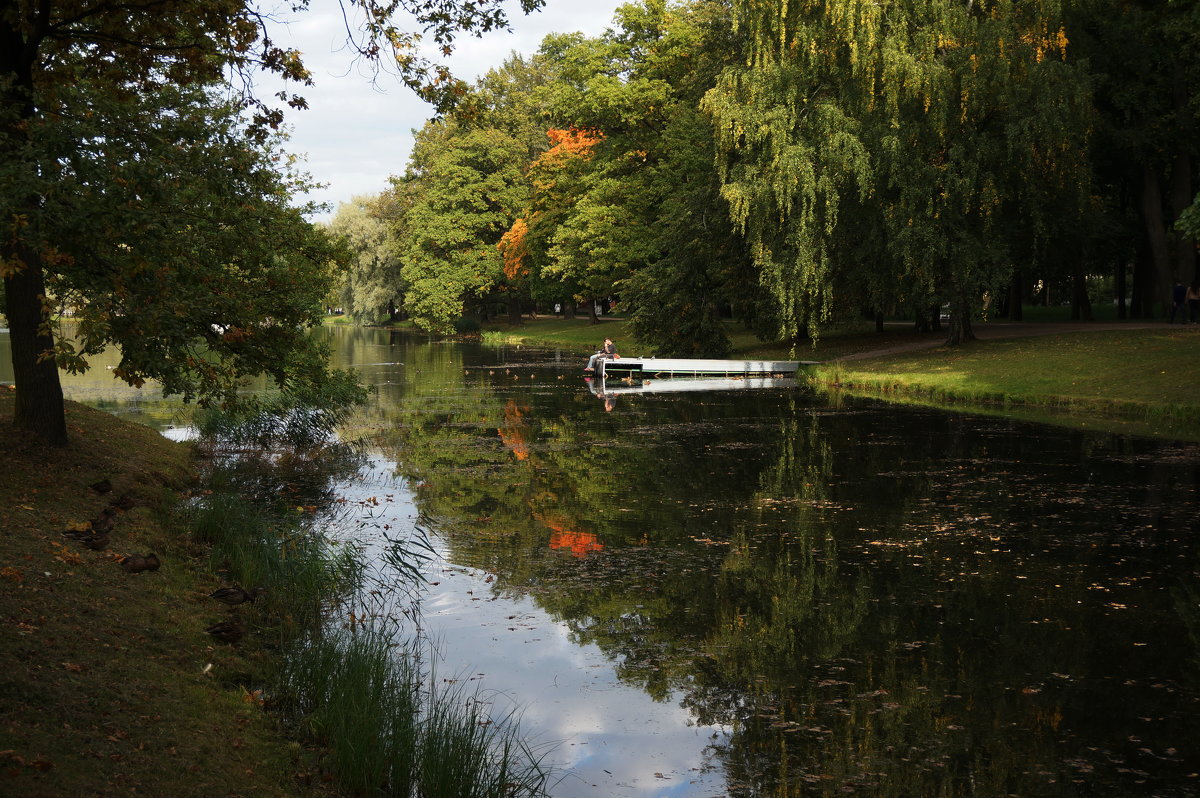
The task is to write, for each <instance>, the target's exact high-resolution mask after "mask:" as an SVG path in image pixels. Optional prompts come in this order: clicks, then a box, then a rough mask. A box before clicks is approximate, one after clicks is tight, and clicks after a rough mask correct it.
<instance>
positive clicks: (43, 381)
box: [0, 6, 67, 446]
mask: <svg viewBox="0 0 1200 798" xmlns="http://www.w3.org/2000/svg"><path fill="white" fill-rule="evenodd" d="M10 8H11V7H10V6H6V13H5V14H3V15H0V77H3V78H5V79H10V78H11V79H12V80H11V82H8V85H7V86H3V87H0V88H2V89H3V91H2V93H0V109H2V110H3V112H4V115H5V116H6V117H7V116H8V113H9V112H12V116H11V117H9V118H7V119H6V121H5V124H4V126H3V128H0V159H2V160H3V161H4V163H5V165H6V166H9V165H10V164H21V158H22V155H23V153H22V151H23V150H24V148H25V146H26V145H27V144H28V140H29V139H28V137H29V132H28V126H27V123H28V122H29V120H31V119H32V118H33V114H34V105H33V77H32V71H31V69H32V60H31V54H32V53H34V52H35V49H34V48H33V47H32V46H31V45H32V44H33V42H34V40H32V39H31V40H29V41H26V40H25V38H24V36H23V35H22V34H21V33H20V32H19V31H18V30H17V29H16V27H14V25H13V20H11V19H9V18H8V17H9V11H10ZM12 13H13V14H14V15H15V12H12ZM17 168H20V166H18V167H17ZM29 168H32V167H31V166H30V167H29ZM26 205H27V207H28V208H29V210H30V213H31V216H32V215H34V214H36V211H37V209H38V197H36V196H32V197H27V198H26ZM10 222H11V220H5V224H6V225H7V224H9V223H10ZM3 244H4V248H3V249H2V250H0V258H2V259H3V260H5V261H7V263H6V264H5V265H6V267H7V268H8V269H9V270H10V272H11V269H12V268H13V267H15V268H16V272H15V273H7V274H6V276H5V278H4V314H5V316H7V317H8V329H9V342H10V344H11V346H12V366H13V383H14V385H15V387H16V396H15V400H16V401H15V405H14V412H13V422H14V424H15V425H16V427H17V429H22V430H26V431H28V432H31V433H33V434H35V435H37V436H38V437H40V438H41V439H42V440H44V441H45V442H46V443H49V444H52V445H55V446H61V445H63V444H65V443H66V442H67V420H66V412H65V410H64V408H63V393H62V384H61V383H60V382H59V379H58V365H57V364H56V363H55V360H54V357H53V350H54V339H53V338H52V337H51V335H50V315H49V311H48V309H47V306H46V301H45V299H46V279H45V274H44V272H43V270H42V259H41V257H40V255H39V254H38V253H37V252H36V251H34V250H33V249H31V248H30V247H28V246H26V245H25V244H23V243H22V242H21V241H19V240H18V241H15V242H11V243H10V242H9V241H8V240H6V241H4V242H3Z"/></svg>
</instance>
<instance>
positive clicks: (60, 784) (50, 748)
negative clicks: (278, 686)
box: [0, 388, 321, 798]
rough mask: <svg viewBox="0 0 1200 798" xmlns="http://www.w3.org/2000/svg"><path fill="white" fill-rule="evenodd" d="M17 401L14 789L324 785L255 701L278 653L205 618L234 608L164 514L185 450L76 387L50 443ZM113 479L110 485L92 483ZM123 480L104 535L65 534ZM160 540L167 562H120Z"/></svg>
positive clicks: (1, 422)
mask: <svg viewBox="0 0 1200 798" xmlns="http://www.w3.org/2000/svg"><path fill="white" fill-rule="evenodd" d="M12 413H13V402H12V394H11V392H10V391H9V390H8V389H4V388H0V439H2V440H4V443H5V446H4V448H5V452H4V457H3V459H2V460H0V618H2V619H3V635H4V641H3V646H0V793H2V794H4V795H20V796H24V797H27V798H36V797H37V796H47V798H49V797H50V796H65V795H110V794H119V795H132V794H137V795H160V796H221V795H264V796H277V795H313V794H318V793H317V792H314V788H311V787H306V786H304V782H311V783H315V784H320V783H321V779H320V778H319V775H317V774H314V773H313V772H312V769H311V767H309V766H308V765H306V764H304V762H305V761H306V759H307V757H306V756H305V755H304V752H303V751H302V750H301V749H300V747H299V746H296V745H294V744H289V743H288V742H287V741H286V740H285V739H284V738H283V737H282V736H280V735H279V734H278V732H277V730H276V729H275V727H274V723H273V721H272V720H271V719H270V717H269V716H268V715H267V714H265V713H264V712H263V711H262V709H261V708H260V707H259V706H258V705H257V703H256V702H255V701H253V700H247V698H248V694H247V693H246V690H247V689H249V690H253V689H254V683H253V681H252V676H251V674H254V673H261V672H262V670H263V666H262V664H261V662H259V660H258V658H260V657H262V656H264V655H263V654H262V653H261V651H259V653H255V648H256V647H253V646H247V647H246V648H245V649H243V648H240V647H232V646H228V645H224V644H221V643H217V642H215V641H214V640H213V639H212V638H210V637H209V636H208V635H207V634H206V633H205V631H204V629H205V627H206V626H208V625H209V624H212V623H215V622H217V621H220V620H222V619H224V618H225V617H227V616H228V610H227V608H226V607H224V605H220V604H218V603H217V602H216V601H214V600H212V599H210V598H208V596H207V594H208V593H209V592H211V591H212V590H214V589H215V588H217V587H218V586H219V585H220V582H219V581H218V580H217V579H216V577H215V576H213V574H212V573H211V571H209V570H208V568H207V558H206V555H205V553H204V552H203V551H202V550H200V549H198V548H197V547H195V546H194V545H193V544H192V543H191V542H190V540H189V538H188V537H187V535H186V534H184V533H182V532H180V531H178V530H177V529H176V528H174V527H173V525H172V521H171V516H170V515H169V513H168V511H167V508H168V507H169V506H170V505H171V504H173V503H174V502H175V501H176V500H177V499H178V496H179V491H180V490H181V489H182V488H183V487H184V486H185V485H187V484H188V483H189V482H190V480H191V474H192V461H191V451H190V449H189V447H187V446H185V445H183V444H178V443H172V442H170V441H168V440H166V439H165V438H163V437H162V436H161V435H159V434H158V433H157V432H155V431H154V430H152V429H150V428H148V427H143V426H140V425H137V424H131V423H129V422H128V421H124V420H121V419H118V418H116V417H115V416H112V415H109V414H107V413H104V412H101V411H98V410H92V409H90V408H87V407H84V406H82V405H78V404H75V403H73V402H68V403H67V422H68V425H69V434H70V443H69V445H67V446H65V447H62V448H58V449H45V448H43V447H41V446H39V445H37V444H36V443H35V442H34V441H33V440H31V439H30V438H29V437H27V436H25V435H24V434H23V433H19V432H17V431H16V430H15V429H13V428H12V422H11V419H12ZM103 479H107V480H109V481H110V482H111V484H112V486H113V490H112V491H111V492H110V493H107V494H100V493H98V492H97V491H95V490H93V489H91V488H90V487H88V486H89V485H90V484H92V483H95V482H98V481H100V480H103ZM124 494H129V495H130V496H132V497H133V498H134V500H135V506H134V507H133V508H132V509H130V510H128V511H127V512H120V513H118V514H117V515H116V516H115V523H114V525H113V528H112V530H111V532H110V533H109V545H108V548H106V549H104V550H101V551H92V550H89V549H86V548H84V547H83V546H82V545H81V544H80V543H78V542H77V541H75V540H72V539H70V538H68V537H66V536H64V535H63V531H64V530H66V529H68V528H69V527H72V526H75V525H79V524H81V523H86V522H87V521H88V520H89V519H92V518H95V517H96V516H97V515H99V514H100V512H101V511H102V510H104V509H105V508H106V507H108V506H109V505H110V504H111V502H112V501H113V499H114V498H115V497H119V496H122V495H124ZM150 551H153V552H156V553H157V554H158V555H159V557H160V559H161V561H162V567H161V568H160V569H159V570H157V571H146V572H142V573H127V572H126V571H125V570H124V569H122V567H121V566H120V565H119V563H118V561H119V559H120V557H121V555H125V554H144V553H147V552H150Z"/></svg>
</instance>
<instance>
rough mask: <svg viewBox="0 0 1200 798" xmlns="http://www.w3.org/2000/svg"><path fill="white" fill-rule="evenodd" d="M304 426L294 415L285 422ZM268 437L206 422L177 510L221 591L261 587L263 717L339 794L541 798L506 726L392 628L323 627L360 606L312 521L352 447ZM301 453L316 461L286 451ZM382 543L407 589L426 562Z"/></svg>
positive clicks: (257, 429) (359, 576)
mask: <svg viewBox="0 0 1200 798" xmlns="http://www.w3.org/2000/svg"><path fill="white" fill-rule="evenodd" d="M305 418H307V416H306V415H305V414H303V413H296V414H293V416H292V420H291V422H290V423H297V420H299V423H301V424H302V425H303V423H304V419H305ZM321 423H323V422H321ZM321 423H318V424H317V427H320V426H321ZM279 429H280V428H279V427H272V424H271V423H270V422H267V421H260V420H252V421H251V429H249V430H244V429H242V428H241V427H239V425H238V424H237V423H235V422H234V421H231V420H229V419H221V418H216V419H215V420H210V421H209V422H208V423H207V430H208V436H209V437H208V438H207V439H202V445H203V442H204V441H207V442H208V449H209V452H210V453H211V455H212V462H213V465H212V469H211V471H210V474H209V485H210V490H211V491H212V492H210V493H208V494H206V495H205V496H203V497H202V498H201V499H200V500H198V501H197V502H196V503H195V504H194V505H193V506H192V507H191V508H190V510H189V512H190V513H191V518H190V522H191V528H192V530H193V533H194V535H195V537H196V539H197V540H199V541H201V542H203V543H206V544H208V545H209V546H210V547H211V551H212V555H211V556H212V558H213V560H214V564H215V565H216V567H217V568H218V570H220V571H222V572H224V573H225V574H226V575H227V576H228V578H229V580H230V581H231V582H236V583H239V584H242V585H244V586H247V587H251V586H253V587H260V586H261V587H264V588H266V593H265V595H264V596H263V597H262V598H261V599H260V600H259V601H258V602H256V603H255V612H254V616H255V617H256V618H258V619H260V620H261V621H262V623H263V626H265V627H266V628H260V629H259V630H258V631H259V634H263V633H265V632H267V631H268V629H269V630H271V631H274V632H276V633H277V634H278V638H279V640H278V642H279V648H280V651H281V654H282V657H281V661H280V662H279V664H278V668H277V672H276V673H275V674H274V675H273V676H272V677H270V678H268V679H267V681H268V683H269V684H270V685H271V687H270V690H269V695H270V697H271V701H270V703H271V705H272V706H274V707H277V708H279V709H280V710H281V711H282V712H283V714H284V716H285V717H286V718H287V719H288V721H289V722H290V723H292V724H293V725H294V726H295V727H296V728H297V729H299V730H300V731H301V732H302V733H303V734H304V735H306V736H308V737H311V738H312V739H314V740H316V741H317V742H318V743H320V744H321V745H323V746H325V747H327V748H328V750H329V758H330V765H331V768H332V771H333V774H334V777H335V779H336V781H337V783H338V786H339V788H340V789H341V790H342V791H344V792H346V793H348V794H352V795H388V796H403V798H411V797H412V796H418V795H419V796H421V798H441V797H442V796H446V798H450V797H451V796H453V798H507V797H508V796H538V795H544V794H545V786H546V780H547V773H546V771H545V770H544V769H543V768H542V767H541V764H540V760H539V757H538V756H536V755H535V753H534V752H533V751H532V750H531V749H530V748H529V747H528V746H527V745H526V744H525V743H524V742H523V741H522V740H521V738H520V736H519V730H518V725H517V723H516V717H515V715H514V714H513V713H507V714H504V715H503V716H500V717H493V716H492V715H491V714H490V713H489V711H488V705H487V704H486V703H485V702H483V701H482V700H481V698H480V695H479V694H478V693H469V692H468V691H466V690H465V689H463V688H462V687H461V685H460V684H457V683H455V682H453V681H446V682H442V683H439V682H438V680H437V679H436V678H435V676H434V674H432V673H425V672H423V671H422V669H421V666H420V663H421V661H422V659H421V657H420V652H419V651H418V650H417V648H416V647H417V644H416V643H399V642H398V641H399V640H401V639H402V638H401V636H400V634H399V631H400V630H398V629H397V628H395V624H394V622H391V621H386V620H379V621H372V622H367V623H354V624H352V625H351V628H349V629H345V628H341V626H340V624H339V623H338V622H336V621H334V620H333V616H334V612H333V611H334V609H335V608H337V607H338V606H340V605H341V604H343V603H345V602H349V601H354V600H356V598H362V597H363V595H364V593H365V592H366V591H365V582H366V579H367V568H366V564H365V563H364V562H363V556H362V552H361V550H360V549H359V548H358V547H357V546H355V545H353V544H350V543H346V542H338V541H334V540H333V539H331V538H330V537H329V536H328V535H326V534H324V533H323V532H322V531H320V530H319V529H318V525H317V524H316V522H315V520H314V519H317V518H320V517H322V515H321V511H322V510H328V508H329V507H330V506H331V505H332V503H333V500H334V499H335V498H336V496H335V495H334V492H333V490H332V487H331V486H332V482H333V481H334V479H336V478H339V477H345V476H346V472H347V470H351V469H352V467H357V465H356V464H357V462H358V461H357V460H356V459H355V456H354V453H353V451H352V447H346V446H345V445H344V444H339V443H337V442H336V441H333V440H331V439H330V438H329V437H328V436H326V437H321V435H320V434H318V433H319V432H320V430H319V429H314V430H309V432H312V433H313V434H312V436H311V437H306V436H307V434H308V433H295V434H293V433H289V434H288V435H283V436H280V435H279V434H278V432H279ZM306 440H307V442H308V443H309V444H311V445H312V446H313V447H314V450H318V451H319V454H318V455H314V454H313V453H312V452H313V451H314V450H305V449H304V448H303V447H302V446H299V447H298V446H295V445H293V444H294V443H295V442H296V441H306ZM264 442H268V443H272V445H273V446H275V447H276V448H271V449H264V448H262V444H263V443H264ZM392 543H393V545H391V546H389V547H388V548H387V550H386V552H385V554H384V555H383V558H384V560H385V562H386V564H387V565H388V566H389V567H390V568H391V569H392V571H393V572H394V573H396V574H397V575H398V576H399V577H403V578H409V579H413V578H419V572H418V571H417V569H416V567H415V566H414V564H413V562H408V563H407V564H406V560H407V559H411V558H413V557H420V556H424V555H422V554H421V552H418V551H416V550H412V551H408V552H407V554H406V552H405V551H404V550H402V549H401V548H400V547H399V543H397V542H395V541H392ZM426 548H428V546H426ZM376 592H377V591H376ZM365 614H366V613H364V615H365ZM338 615H339V616H341V614H340V613H339V614H338ZM376 617H382V616H376Z"/></svg>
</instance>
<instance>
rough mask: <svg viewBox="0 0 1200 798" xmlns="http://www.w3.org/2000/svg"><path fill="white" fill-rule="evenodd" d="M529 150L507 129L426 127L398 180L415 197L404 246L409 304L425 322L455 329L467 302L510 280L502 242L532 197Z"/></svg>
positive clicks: (430, 327)
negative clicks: (526, 175)
mask: <svg viewBox="0 0 1200 798" xmlns="http://www.w3.org/2000/svg"><path fill="white" fill-rule="evenodd" d="M527 155H528V151H527V149H526V147H525V146H524V145H523V143H522V142H521V141H519V140H518V139H516V138H514V137H513V136H512V135H510V134H509V133H507V132H505V131H503V130H496V129H460V128H459V127H457V126H456V125H455V124H454V123H451V122H431V123H429V124H427V125H426V126H425V128H424V129H423V130H422V131H421V132H420V133H419V134H418V136H417V142H416V144H415V146H414V149H413V155H412V161H411V163H410V165H409V169H408V172H407V173H406V174H405V176H404V177H403V178H402V179H400V180H397V181H395V184H396V190H397V191H403V192H405V193H407V194H409V195H410V196H411V197H412V200H411V205H410V206H409V207H408V209H407V210H406V212H405V213H404V215H403V235H402V237H401V239H400V243H399V247H398V249H399V253H400V263H401V269H400V272H401V275H402V277H403V278H404V280H405V281H406V282H407V283H408V294H407V297H406V309H407V310H408V312H409V313H410V314H411V315H412V317H413V320H414V321H415V322H416V323H417V324H418V325H419V326H421V327H422V328H424V329H426V330H429V331H430V332H438V333H448V332H451V331H452V330H453V323H454V320H455V319H457V318H459V317H460V316H462V315H463V308H464V303H465V302H467V301H469V300H471V299H476V300H478V299H482V298H484V297H486V296H488V295H489V293H490V292H491V291H492V290H493V289H495V288H496V287H497V286H498V285H500V283H501V282H502V279H503V271H502V266H503V263H502V259H501V256H500V252H499V250H498V249H497V248H496V245H497V244H498V243H499V241H500V237H501V236H502V235H503V234H504V232H505V231H506V230H508V228H509V227H510V226H511V225H512V222H513V220H514V219H515V218H516V214H517V212H518V211H519V210H520V209H521V208H522V207H523V206H524V204H525V197H526V188H525V185H524V182H523V180H522V177H521V168H522V167H523V166H524V164H525V162H526V157H527Z"/></svg>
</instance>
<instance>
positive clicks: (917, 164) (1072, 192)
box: [704, 0, 1089, 343]
mask: <svg viewBox="0 0 1200 798" xmlns="http://www.w3.org/2000/svg"><path fill="white" fill-rule="evenodd" d="M1059 16H1060V9H1059V7H1058V4H1057V3H1056V2H1054V0H1046V1H1045V2H1038V3H1015V2H1011V1H1010V0H933V1H932V2H930V1H929V0H883V1H882V2H862V1H861V0H825V1H824V2H818V1H817V0H794V1H793V2H785V3H782V4H780V3H769V2H763V1H762V0H738V2H735V3H734V19H735V23H736V24H737V25H738V26H739V29H740V30H741V31H742V33H743V34H744V35H745V36H746V37H747V40H748V42H749V45H748V48H747V53H748V55H747V58H746V60H745V62H744V63H742V64H741V65H739V66H737V67H731V68H728V69H726V70H725V71H724V72H723V74H722V75H721V77H720V79H719V81H718V83H717V85H716V86H715V87H714V88H713V89H712V90H711V91H710V92H709V93H708V94H707V96H706V97H705V100H704V108H705V110H706V111H707V112H708V114H709V115H710V117H711V118H712V120H713V122H714V125H715V128H716V136H717V149H718V168H719V170H720V172H721V179H722V191H723V194H724V196H725V198H726V199H727V200H728V202H729V205H730V209H731V214H732V218H733V221H734V223H735V224H736V225H737V226H738V227H739V228H740V229H741V230H742V232H743V233H744V234H745V235H746V237H747V240H748V242H749V245H750V250H751V255H752V258H753V260H754V265H755V267H756V269H757V270H758V273H759V276H760V280H761V281H762V284H763V286H764V288H765V289H766V290H767V291H768V292H769V293H770V294H771V295H772V296H773V297H774V298H775V301H776V304H777V306H778V315H779V327H780V332H781V334H783V335H787V336H796V335H800V334H803V333H807V334H809V335H811V336H816V335H817V334H818V333H819V331H820V328H821V326H822V325H823V324H824V323H826V322H828V321H829V319H830V318H831V317H832V316H833V314H834V312H835V310H837V309H838V308H840V307H855V308H862V307H864V306H866V305H872V306H874V307H875V308H877V309H879V310H883V309H884V308H883V307H882V304H883V300H885V299H888V300H889V301H891V303H892V305H893V307H892V308H889V309H896V308H898V307H904V306H907V307H911V308H923V309H927V308H930V307H937V306H938V305H941V304H943V303H950V304H951V306H952V308H953V313H952V326H951V333H950V341H951V342H952V343H957V342H960V341H962V340H966V339H969V338H971V337H973V335H972V333H971V327H970V320H971V317H972V315H973V314H975V313H976V312H977V311H978V310H979V308H980V307H981V306H982V305H983V303H984V302H985V301H986V300H985V297H986V296H987V294H988V292H989V291H995V290H996V289H999V288H1000V287H1002V286H1003V285H1005V284H1006V282H1007V280H1008V277H1009V275H1011V273H1012V270H1013V265H1014V259H1016V258H1018V257H1020V258H1029V257H1034V256H1036V255H1037V253H1039V252H1043V251H1046V242H1047V241H1048V240H1049V239H1050V238H1051V237H1053V236H1056V235H1063V234H1065V233H1066V232H1067V231H1069V230H1070V229H1071V226H1070V224H1069V221H1070V220H1071V219H1072V218H1077V217H1078V216H1079V215H1080V214H1081V213H1082V211H1083V208H1084V206H1085V198H1086V195H1087V185H1086V177H1085V175H1086V174H1087V169H1086V159H1085V155H1086V141H1087V135H1088V130H1089V116H1088V110H1087V109H1088V107H1089V106H1088V101H1087V100H1088V97H1087V87H1086V83H1085V81H1084V80H1083V78H1082V76H1081V75H1080V74H1079V72H1078V71H1077V70H1076V69H1075V68H1074V66H1073V65H1072V64H1070V63H1069V62H1068V60H1067V48H1068V44H1069V42H1068V40H1067V37H1066V35H1065V33H1064V31H1063V28H1062V25H1061V23H1060V22H1059Z"/></svg>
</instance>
